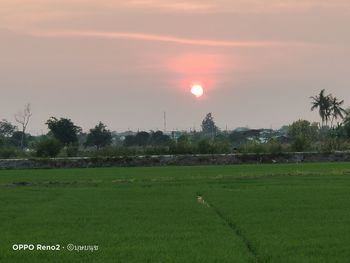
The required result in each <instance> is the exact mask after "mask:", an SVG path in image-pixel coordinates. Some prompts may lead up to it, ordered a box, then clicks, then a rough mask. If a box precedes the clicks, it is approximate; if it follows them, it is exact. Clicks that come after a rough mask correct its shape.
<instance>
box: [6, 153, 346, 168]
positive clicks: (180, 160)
mask: <svg viewBox="0 0 350 263" xmlns="http://www.w3.org/2000/svg"><path fill="white" fill-rule="evenodd" d="M347 161H350V152H335V153H312V152H311V153H284V154H278V155H272V154H225V155H220V154H215V155H159V156H132V157H111V158H107V157H101V158H66V159H60V158H55V159H13V160H0V169H38V168H45V169H46V168H89V167H135V166H165V165H225V164H254V163H300V162H347Z"/></svg>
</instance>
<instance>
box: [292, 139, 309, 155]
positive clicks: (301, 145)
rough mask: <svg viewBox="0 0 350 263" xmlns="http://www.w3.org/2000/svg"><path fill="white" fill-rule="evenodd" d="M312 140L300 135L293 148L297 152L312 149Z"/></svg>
mask: <svg viewBox="0 0 350 263" xmlns="http://www.w3.org/2000/svg"><path fill="white" fill-rule="evenodd" d="M310 147H311V145H310V141H309V140H308V139H307V138H306V137H304V136H298V137H296V138H295V140H294V141H293V143H292V150H293V151H295V152H303V151H306V150H310Z"/></svg>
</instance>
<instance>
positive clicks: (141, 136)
mask: <svg viewBox="0 0 350 263" xmlns="http://www.w3.org/2000/svg"><path fill="white" fill-rule="evenodd" d="M149 137H150V136H149V133H148V132H145V131H141V132H138V133H137V134H136V136H135V143H136V145H138V146H146V145H147V144H148V142H149Z"/></svg>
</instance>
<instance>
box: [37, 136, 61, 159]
mask: <svg viewBox="0 0 350 263" xmlns="http://www.w3.org/2000/svg"><path fill="white" fill-rule="evenodd" d="M61 149H62V144H61V143H60V142H59V141H58V140H56V139H51V138H45V139H42V140H41V141H39V142H38V143H37V145H36V156H38V157H56V156H57V155H58V154H59V152H60V151H61Z"/></svg>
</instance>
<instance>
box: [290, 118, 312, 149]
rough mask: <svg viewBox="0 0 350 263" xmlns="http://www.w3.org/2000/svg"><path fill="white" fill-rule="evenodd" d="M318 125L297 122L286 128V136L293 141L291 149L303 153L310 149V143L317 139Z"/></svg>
mask: <svg viewBox="0 0 350 263" xmlns="http://www.w3.org/2000/svg"><path fill="white" fill-rule="evenodd" d="M317 132H318V125H317V124H316V123H313V124H311V123H310V122H309V121H306V120H298V121H296V122H293V123H292V124H291V125H290V126H289V127H288V132H287V134H288V136H289V137H291V139H292V140H293V144H292V148H293V149H294V150H296V151H298V152H299V151H300V152H301V151H304V150H307V149H308V148H309V147H310V143H311V142H312V141H315V140H316V139H317Z"/></svg>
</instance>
